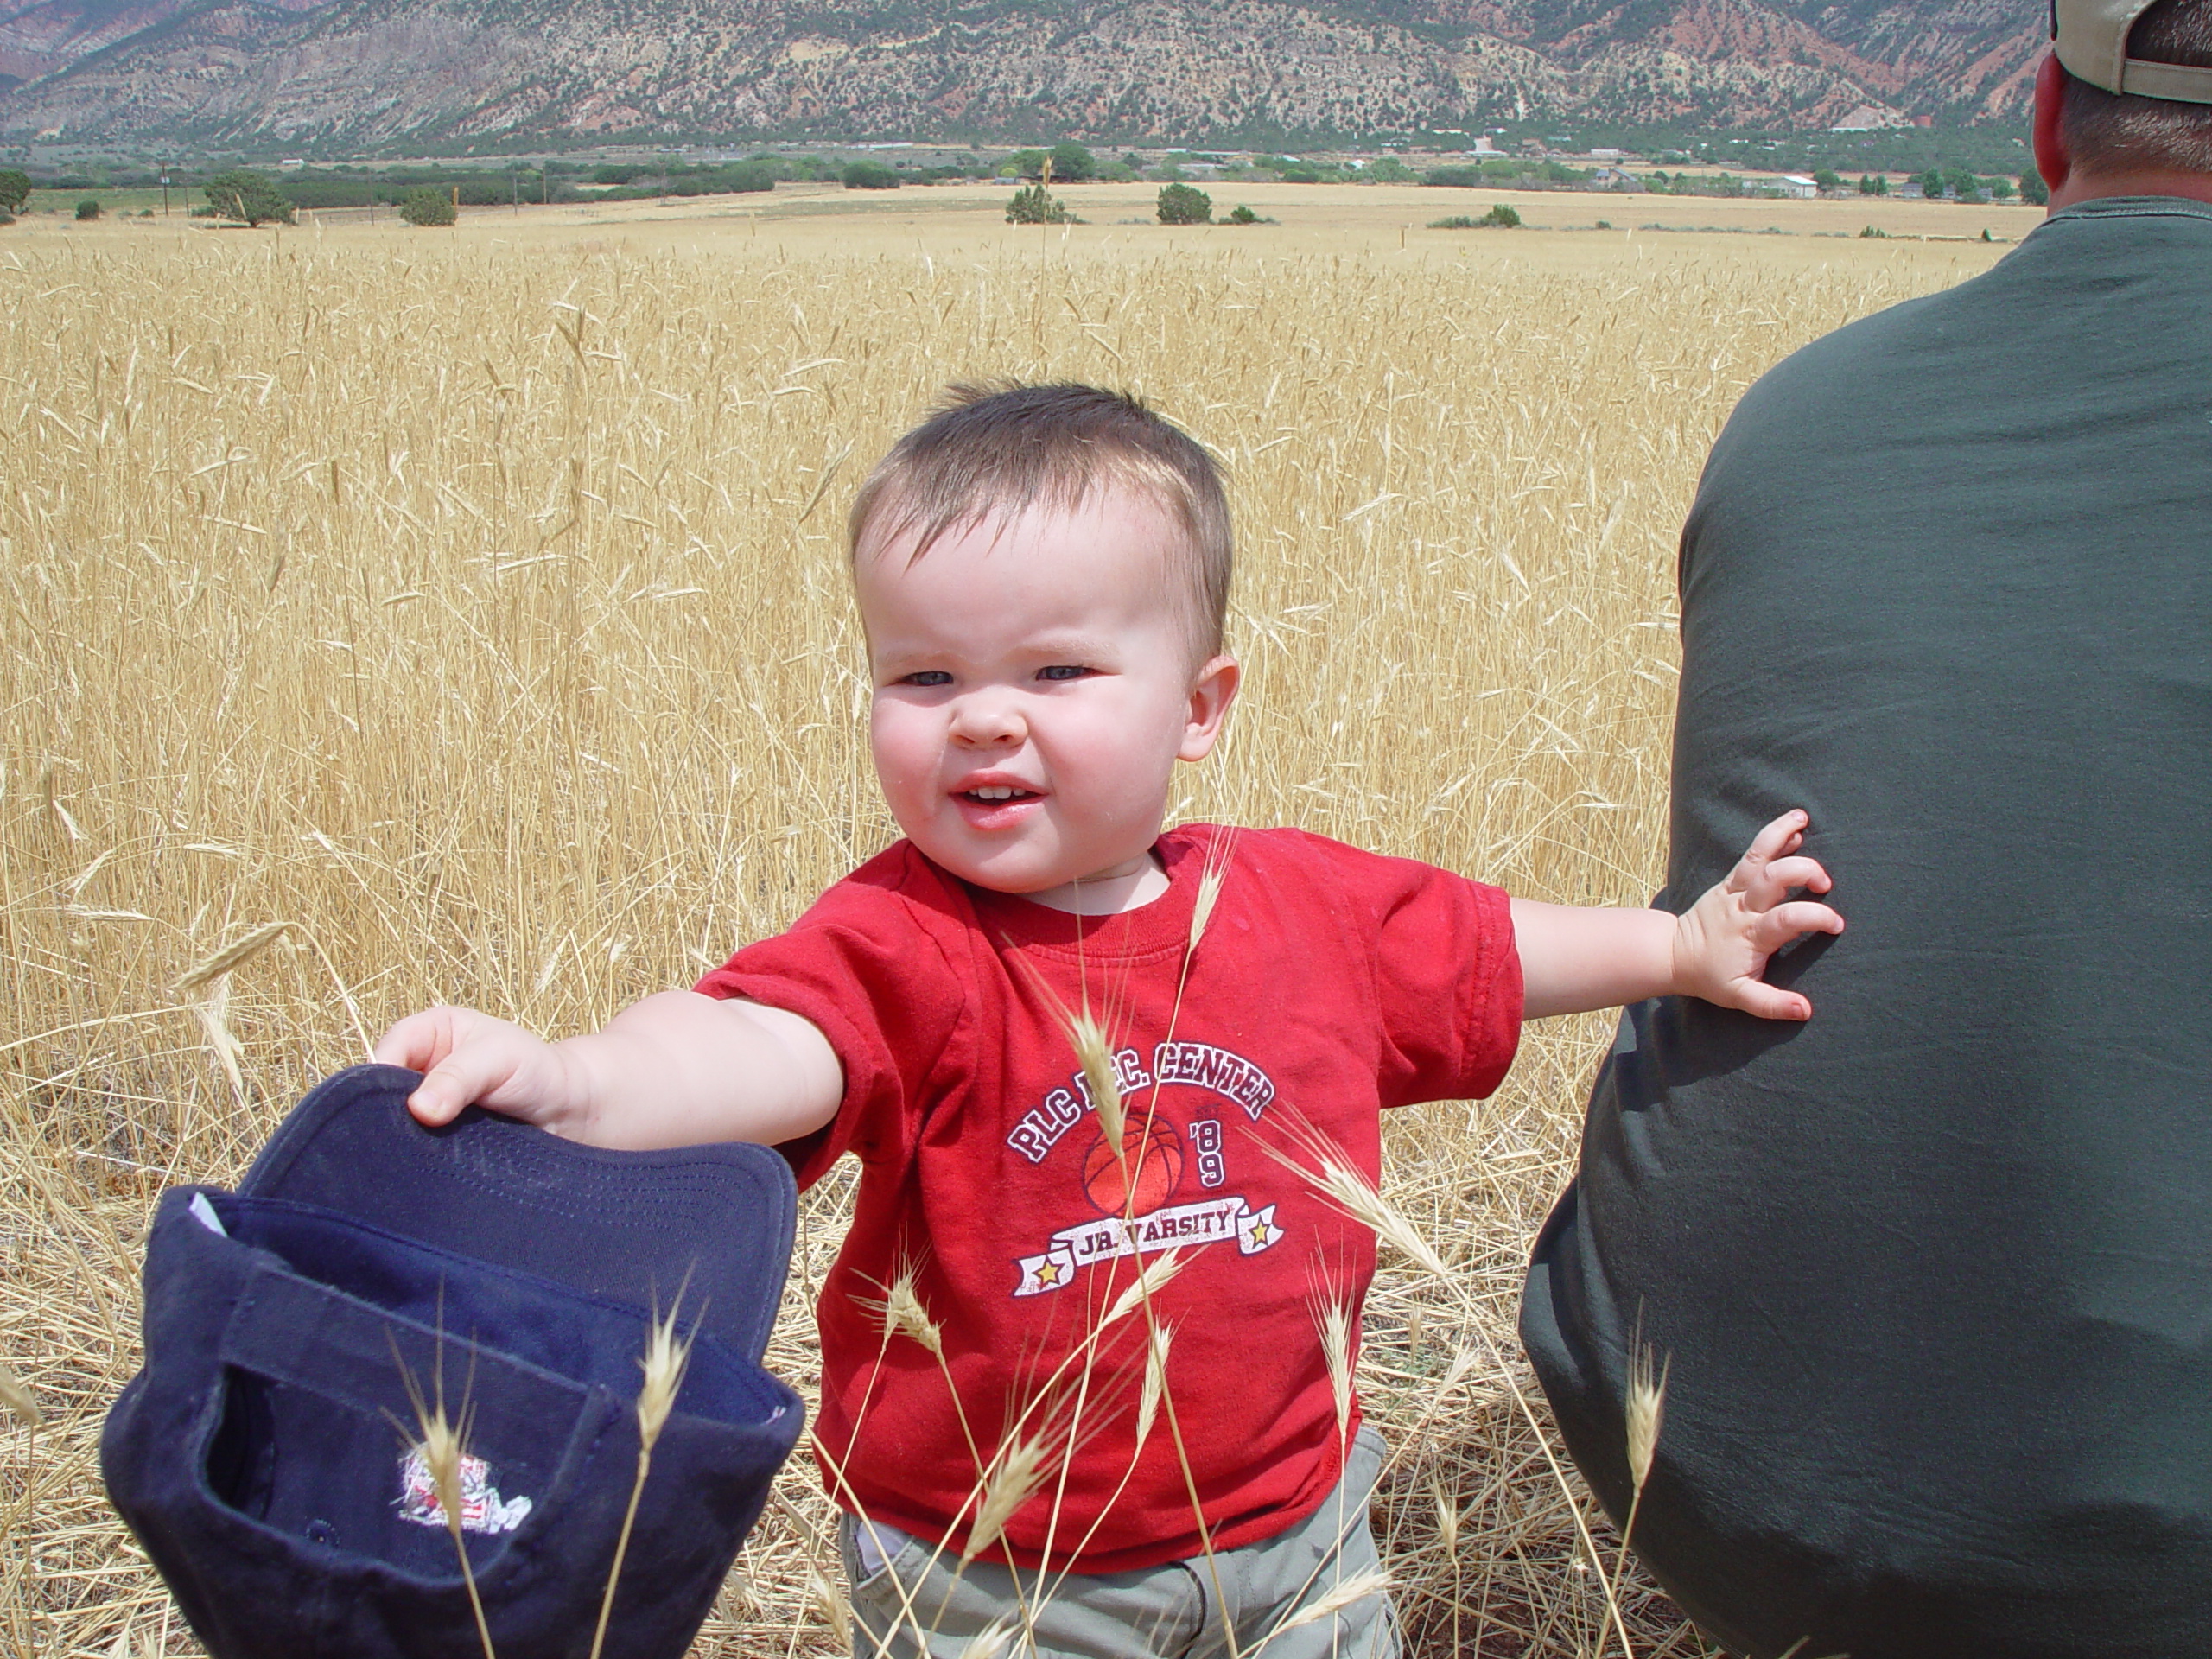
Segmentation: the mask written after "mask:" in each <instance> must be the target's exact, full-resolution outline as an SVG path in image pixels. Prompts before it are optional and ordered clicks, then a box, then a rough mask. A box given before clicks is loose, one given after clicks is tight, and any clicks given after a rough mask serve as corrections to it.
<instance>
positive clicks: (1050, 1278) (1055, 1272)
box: [1037, 1261, 1060, 1285]
mask: <svg viewBox="0 0 2212 1659" xmlns="http://www.w3.org/2000/svg"><path fill="white" fill-rule="evenodd" d="M1037 1282H1038V1283H1039V1284H1040V1285H1057V1284H1058V1283H1059V1282H1060V1264H1059V1263H1058V1262H1049V1261H1048V1262H1039V1263H1038V1264H1037Z"/></svg>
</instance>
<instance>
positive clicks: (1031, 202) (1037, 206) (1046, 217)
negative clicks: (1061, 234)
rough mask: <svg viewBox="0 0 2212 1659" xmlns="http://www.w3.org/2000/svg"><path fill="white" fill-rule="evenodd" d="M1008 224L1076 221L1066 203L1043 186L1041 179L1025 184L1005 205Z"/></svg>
mask: <svg viewBox="0 0 2212 1659" xmlns="http://www.w3.org/2000/svg"><path fill="white" fill-rule="evenodd" d="M1006 222H1007V224H1009V225H1073V224H1076V223H1077V222H1078V221H1077V219H1076V216H1075V215H1074V214H1073V213H1070V212H1069V211H1068V207H1067V204H1066V203H1065V202H1064V201H1062V200H1060V199H1059V198H1058V197H1057V196H1055V195H1053V194H1052V192H1051V191H1049V190H1047V189H1046V188H1045V186H1044V184H1043V182H1042V181H1039V182H1038V183H1035V184H1025V185H1024V186H1022V187H1021V188H1020V189H1019V190H1017V191H1015V192H1014V200H1012V201H1009V202H1008V203H1007V205H1006Z"/></svg>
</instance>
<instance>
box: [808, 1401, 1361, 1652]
mask: <svg viewBox="0 0 2212 1659" xmlns="http://www.w3.org/2000/svg"><path fill="white" fill-rule="evenodd" d="M1382 1467H1383V1437H1382V1436H1381V1435H1379V1434H1377V1433H1376V1432H1375V1431H1374V1430H1373V1429H1371V1428H1363V1429H1361V1430H1360V1432H1359V1435H1358V1437H1357V1439H1356V1440H1354V1441H1353V1442H1352V1445H1351V1454H1350V1456H1349V1457H1347V1458H1346V1459H1345V1460H1344V1479H1343V1480H1342V1481H1341V1482H1339V1483H1338V1486H1337V1489H1336V1490H1335V1491H1332V1493H1330V1494H1329V1496H1328V1497H1325V1498H1324V1499H1322V1500H1321V1506H1320V1508H1319V1509H1317V1510H1314V1511H1313V1514H1312V1515H1310V1516H1307V1517H1306V1519H1305V1520H1304V1521H1301V1522H1299V1524H1298V1525H1296V1526H1294V1527H1293V1528H1292V1529H1290V1530H1289V1531H1287V1532H1285V1533H1281V1534H1279V1535H1277V1536H1275V1537H1273V1538H1268V1539H1265V1540H1263V1541H1261V1542H1259V1543H1256V1544H1250V1545H1247V1546H1246V1547H1245V1548H1242V1549H1228V1550H1223V1551H1221V1552H1219V1553H1218V1554H1216V1555H1215V1557H1214V1559H1213V1561H1212V1564H1211V1566H1209V1565H1208V1563H1207V1562H1206V1560H1205V1558H1204V1557H1203V1556H1199V1557H1194V1558H1192V1560H1186V1561H1171V1562H1169V1563H1168V1564H1167V1565H1166V1566H1165V1567H1145V1568H1143V1569H1141V1570H1140V1571H1137V1572H1134V1573H1068V1574H1066V1575H1065V1577H1062V1576H1060V1575H1058V1573H1054V1574H1052V1575H1050V1576H1049V1577H1048V1579H1047V1582H1046V1590H1047V1592H1049V1593H1047V1594H1046V1596H1045V1597H1044V1599H1042V1600H1041V1602H1040V1600H1039V1593H1038V1590H1037V1576H1038V1575H1037V1574H1036V1573H1029V1572H1024V1573H1021V1574H1020V1583H1019V1586H1017V1585H1016V1582H1015V1578H1016V1575H1015V1574H1014V1573H1013V1572H1011V1571H1010V1570H1009V1569H1007V1567H996V1566H993V1565H991V1564H989V1563H988V1562H983V1561H976V1562H973V1563H971V1564H970V1565H969V1567H967V1569H966V1570H965V1571H964V1572H963V1571H962V1570H961V1568H960V1561H959V1558H958V1557H957V1556H956V1555H954V1554H951V1553H950V1551H944V1552H939V1551H938V1549H937V1548H936V1546H934V1545H933V1544H930V1543H925V1542H924V1541H922V1540H920V1539H918V1538H913V1537H910V1536H908V1535H906V1533H903V1532H900V1531H899V1530H898V1529H896V1528H894V1527H887V1526H885V1525H883V1524H882V1523H880V1522H875V1523H873V1524H870V1523H867V1522H857V1521H855V1520H854V1519H853V1517H852V1516H845V1517H844V1523H843V1527H842V1542H843V1546H844V1556H845V1577H846V1581H847V1582H848V1583H849V1585H851V1586H852V1604H853V1653H854V1656H855V1659H963V1655H964V1654H968V1653H969V1652H970V1651H972V1653H973V1654H974V1655H975V1656H976V1659H981V1656H982V1655H983V1654H985V1653H990V1654H993V1655H995V1659H1227V1656H1228V1655H1229V1654H1230V1652H1231V1651H1232V1649H1231V1646H1230V1643H1229V1641H1228V1640H1227V1639H1226V1635H1225V1632H1224V1624H1226V1625H1227V1626H1229V1627H1231V1628H1233V1629H1234V1630H1235V1632H1236V1642H1235V1646H1234V1649H1233V1650H1234V1652H1235V1653H1236V1654H1237V1655H1238V1656H1240V1659H1262V1656H1264V1659H1397V1654H1398V1632H1397V1625H1396V1622H1395V1619H1394V1618H1393V1617H1392V1614H1391V1611H1390V1605H1389V1596H1388V1595H1387V1593H1377V1594H1374V1595H1370V1596H1368V1597H1365V1598H1364V1599H1361V1600H1359V1601H1357V1602H1354V1603H1352V1604H1351V1605H1348V1606H1345V1607H1343V1608H1340V1609H1338V1611H1336V1612H1334V1613H1332V1614H1329V1615H1325V1616H1324V1617H1322V1618H1315V1619H1310V1620H1308V1621H1307V1622H1306V1623H1305V1624H1299V1625H1297V1626H1295V1627H1294V1628H1291V1629H1287V1630H1283V1629H1279V1628H1278V1627H1279V1626H1281V1625H1283V1624H1286V1623H1287V1621H1288V1620H1290V1619H1291V1618H1293V1617H1294V1616H1295V1615H1296V1613H1297V1612H1298V1611H1299V1610H1300V1608H1302V1607H1307V1606H1310V1605H1313V1603H1314V1602H1316V1601H1318V1600H1319V1599H1321V1598H1322V1597H1324V1596H1325V1595H1327V1594H1328V1593H1329V1592H1330V1591H1331V1589H1332V1588H1333V1587H1334V1586H1337V1585H1338V1584H1339V1583H1341V1582H1342V1581H1343V1580H1346V1579H1350V1578H1351V1577H1353V1576H1354V1575H1355V1574H1357V1573H1363V1572H1365V1571H1367V1570H1369V1569H1371V1568H1374V1567H1377V1566H1378V1565H1379V1561H1378V1558H1377V1555H1376V1548H1375V1534H1374V1530H1373V1529H1372V1528H1370V1526H1369V1524H1368V1518H1367V1505H1368V1500H1369V1498H1370V1497H1371V1496H1372V1495H1373V1493H1374V1491H1375V1482H1376V1476H1377V1475H1378V1474H1379V1473H1380V1472H1381V1471H1382ZM1339 1529H1341V1536H1340V1535H1339ZM932 1557H934V1559H932ZM1217 1578H1218V1583H1219V1593H1218V1594H1217V1592H1216V1581H1217ZM1025 1604H1026V1605H1027V1616H1026V1617H1025V1615H1024V1611H1023V1610H1024V1605H1025ZM994 1625H996V1626H997V1627H998V1628H1000V1629H1001V1630H1007V1631H1008V1632H1010V1635H1009V1637H1008V1639H1007V1641H1006V1642H1005V1643H1003V1644H1002V1645H1000V1646H996V1647H991V1646H989V1645H988V1644H980V1643H979V1644H978V1645H977V1646H976V1648H975V1649H972V1650H971V1649H969V1643H971V1642H973V1641H974V1640H975V1639H976V1637H979V1636H980V1635H982V1632H983V1631H985V1630H988V1629H990V1628H992V1627H993V1626H994Z"/></svg>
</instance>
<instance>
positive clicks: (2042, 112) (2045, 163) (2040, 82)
mask: <svg viewBox="0 0 2212 1659" xmlns="http://www.w3.org/2000/svg"><path fill="white" fill-rule="evenodd" d="M2066 81H2067V74H2066V66H2065V65H2064V64H2063V63H2061V62H2059V60H2058V54H2057V53H2056V52H2053V53H2050V54H2048V55H2047V56H2045V57H2044V60H2043V67H2041V68H2039V69H2037V71H2036V127H2035V150H2036V171H2037V172H2038V173H2040V174H2042V175H2043V181H2044V184H2046V185H2047V186H2049V187H2050V211H2051V212H2052V213H2056V212H2057V211H2058V210H2059V208H2061V207H2063V206H2064V205H2065V204H2064V203H2063V202H2062V201H2060V200H2059V195H2060V194H2061V193H2062V192H2063V190H2064V189H2065V188H2066V181H2068V180H2069V179H2070V178H2072V177H2073V176H2074V157H2073V156H2072V154H2071V153H2070V152H2069V149H2067V144H2066V131H2065V124H2064V122H2063V120H2062V119H2061V118H2062V116H2063V114H2064V112H2065V108H2066Z"/></svg>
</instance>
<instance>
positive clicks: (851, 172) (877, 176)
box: [837, 162, 899, 190]
mask: <svg viewBox="0 0 2212 1659" xmlns="http://www.w3.org/2000/svg"><path fill="white" fill-rule="evenodd" d="M837 182H838V183H840V184H842V185H843V186H844V187H845V188H846V189H848V190H896V189H897V188H899V175H898V174H896V173H895V172H893V170H892V169H891V168H887V167H886V166H885V165H884V164H883V163H882V162H846V163H845V165H844V167H843V168H842V169H841V170H840V171H839V173H838V175H837Z"/></svg>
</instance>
